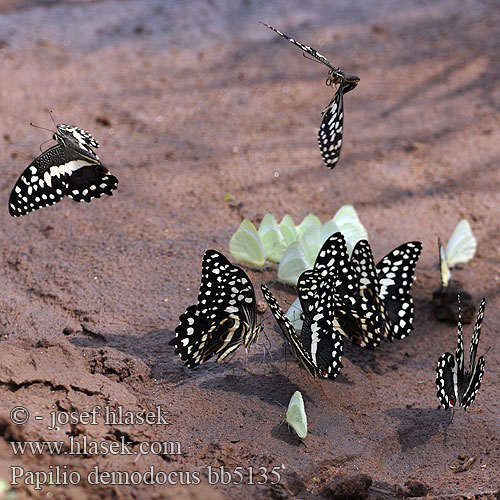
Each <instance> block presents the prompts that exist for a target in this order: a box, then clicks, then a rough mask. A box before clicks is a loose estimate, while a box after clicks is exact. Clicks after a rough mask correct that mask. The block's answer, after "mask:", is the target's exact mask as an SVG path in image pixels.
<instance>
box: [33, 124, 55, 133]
mask: <svg viewBox="0 0 500 500" xmlns="http://www.w3.org/2000/svg"><path fill="white" fill-rule="evenodd" d="M30 125H31V126H32V127H35V128H39V129H41V130H48V131H49V132H51V133H52V134H53V133H54V131H53V130H51V129H50V128H45V127H40V126H39V125H35V124H34V123H33V122H30Z"/></svg>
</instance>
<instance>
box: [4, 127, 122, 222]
mask: <svg viewBox="0 0 500 500" xmlns="http://www.w3.org/2000/svg"><path fill="white" fill-rule="evenodd" d="M56 130H57V131H56V132H54V135H53V139H54V140H55V141H57V144H56V145H54V146H52V147H50V148H49V149H47V150H45V151H43V152H42V154H40V156H38V157H37V158H35V159H34V160H33V161H32V162H31V163H30V165H29V166H28V167H27V168H26V169H25V170H24V172H23V173H22V174H21V176H20V177H19V179H18V180H17V182H16V184H15V186H14V188H13V189H12V192H11V194H10V199H9V213H10V215H12V216H13V217H20V216H22V215H26V214H27V213H29V212H31V211H33V210H37V209H39V208H42V207H46V206H49V205H53V204H54V203H57V202H58V201H60V200H61V199H62V198H63V197H64V196H68V197H69V198H72V199H73V200H74V201H85V202H87V203H88V202H90V201H91V200H92V199H93V198H100V197H101V196H102V195H103V194H107V195H109V196H111V195H112V194H113V190H114V189H116V188H117V186H118V179H117V178H116V177H115V176H113V175H111V174H110V173H109V171H108V169H107V168H106V167H105V166H104V165H102V163H101V161H100V160H99V157H98V156H97V155H96V154H95V152H94V150H93V148H98V147H99V143H98V142H97V141H96V140H95V139H94V138H93V137H92V136H91V135H90V134H89V133H88V132H87V131H86V130H83V129H81V128H79V127H74V126H72V125H65V124H59V125H56Z"/></svg>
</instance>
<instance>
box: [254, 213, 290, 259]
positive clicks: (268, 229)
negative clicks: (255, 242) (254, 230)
mask: <svg viewBox="0 0 500 500" xmlns="http://www.w3.org/2000/svg"><path fill="white" fill-rule="evenodd" d="M258 233H259V237H260V241H261V242H262V246H263V247H264V252H265V256H266V260H268V261H271V262H279V261H280V260H281V257H283V254H284V253H285V250H286V247H287V246H288V245H287V244H286V241H285V239H284V238H283V236H282V234H281V229H280V226H279V225H278V222H277V221H276V218H275V217H274V215H273V214H266V215H264V218H263V219H262V222H261V223H260V226H259V231H258Z"/></svg>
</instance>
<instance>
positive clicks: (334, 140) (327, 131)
mask: <svg viewBox="0 0 500 500" xmlns="http://www.w3.org/2000/svg"><path fill="white" fill-rule="evenodd" d="M343 129H344V91H343V87H342V85H340V86H339V88H338V89H337V91H336V92H335V95H334V96H333V99H332V100H331V101H330V103H329V104H328V106H327V107H326V109H325V110H324V111H323V118H322V120H321V124H320V126H319V130H318V145H319V149H320V151H321V156H322V158H323V161H324V162H325V165H326V166H327V167H328V168H334V167H335V165H337V163H338V161H339V159H340V150H341V148H342V133H343Z"/></svg>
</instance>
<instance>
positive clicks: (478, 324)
mask: <svg viewBox="0 0 500 500" xmlns="http://www.w3.org/2000/svg"><path fill="white" fill-rule="evenodd" d="M485 305H486V301H485V299H483V300H482V301H481V304H480V305H479V310H478V311H477V316H476V323H475V324H474V333H473V334H472V340H471V343H470V357H469V370H468V372H469V373H472V372H473V370H474V365H475V363H476V353H477V346H478V344H479V336H480V335H481V325H482V323H483V318H484V306H485Z"/></svg>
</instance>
